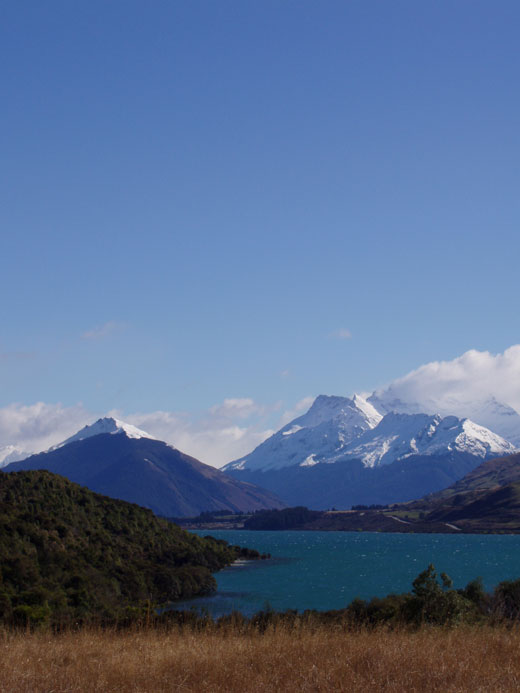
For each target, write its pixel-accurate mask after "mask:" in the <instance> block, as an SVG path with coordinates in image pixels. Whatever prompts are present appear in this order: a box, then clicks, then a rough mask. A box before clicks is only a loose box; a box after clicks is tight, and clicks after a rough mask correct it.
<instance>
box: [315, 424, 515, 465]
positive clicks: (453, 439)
mask: <svg viewBox="0 0 520 693" xmlns="http://www.w3.org/2000/svg"><path fill="white" fill-rule="evenodd" d="M450 452H459V453H468V454H470V455H474V456H475V457H480V458H481V459H484V458H486V457H491V456H493V455H496V456H498V455H510V454H512V453H513V452H515V447H514V445H512V444H511V443H509V442H508V441H507V440H505V439H504V438H501V437H500V436H498V435H496V434H495V433H493V432H492V431H490V430H488V429H487V428H484V427H483V426H479V425H478V424H476V423H474V422H473V421H470V420H469V419H458V418H457V417H456V416H446V417H444V418H443V417H441V416H440V415H438V414H435V415H433V416H430V415H428V414H402V413H397V412H390V413H388V414H386V416H385V417H384V418H383V419H382V420H381V422H380V423H379V424H378V426H376V427H375V428H373V429H371V430H369V431H365V433H363V434H362V435H361V436H360V437H359V438H357V439H356V440H354V441H353V442H352V443H351V444H350V445H349V446H348V447H347V448H346V449H345V450H344V452H343V454H342V455H341V456H339V457H336V458H334V459H331V460H329V462H337V461H339V460H342V461H343V460H348V459H353V460H354V459H358V460H361V461H362V462H363V464H364V465H365V466H366V467H374V466H378V465H381V464H391V463H392V462H395V461H397V460H403V459H406V458H407V457H411V456H412V455H426V456H431V455H446V454H449V453H450Z"/></svg>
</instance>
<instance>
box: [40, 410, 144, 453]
mask: <svg viewBox="0 0 520 693" xmlns="http://www.w3.org/2000/svg"><path fill="white" fill-rule="evenodd" d="M102 433H111V434H124V435H126V436H127V438H150V439H152V440H156V439H155V438H154V437H153V436H151V435H150V434H149V433H146V432H145V431H142V430H141V429H140V428H137V427H136V426H132V424H127V423H125V422H124V421H119V419H115V418H113V417H111V416H109V417H105V418H103V419H98V420H97V421H96V422H95V423H93V424H90V425H87V426H84V428H82V429H81V430H80V431H78V432H77V433H75V434H74V435H73V436H71V437H70V438H67V440H64V441H63V442H62V443H59V445H55V446H53V447H52V448H51V450H56V449H57V448H62V447H63V446H64V445H68V444H69V443H74V442H75V441H77V440H85V438H92V437H93V436H98V435H101V434H102Z"/></svg>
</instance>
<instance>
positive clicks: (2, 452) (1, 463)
mask: <svg viewBox="0 0 520 693" xmlns="http://www.w3.org/2000/svg"><path fill="white" fill-rule="evenodd" d="M32 454H33V453H32V452H27V450H22V448H19V447H18V446H17V445H6V446H5V447H3V448H0V467H6V466H7V465H8V464H11V462H18V461H19V460H24V459H25V458H26V457H29V456H30V455H32Z"/></svg>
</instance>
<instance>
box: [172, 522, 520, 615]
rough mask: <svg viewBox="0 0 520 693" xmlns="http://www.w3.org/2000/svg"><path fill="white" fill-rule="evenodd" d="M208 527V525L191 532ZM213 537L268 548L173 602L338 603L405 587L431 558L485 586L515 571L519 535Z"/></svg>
mask: <svg viewBox="0 0 520 693" xmlns="http://www.w3.org/2000/svg"><path fill="white" fill-rule="evenodd" d="M197 533H198V534H200V535H206V534H210V532H209V531H208V530H203V531H200V532H197ZM211 534H212V535H213V536H214V537H216V538H218V539H225V540H226V541H229V542H230V543H232V544H240V545H242V546H248V547H250V548H253V549H257V550H258V551H261V552H268V553H270V554H271V555H272V559H271V560H268V561H249V562H246V563H243V564H238V565H233V566H231V567H229V568H226V569H225V570H222V571H220V572H219V573H217V574H216V579H217V584H218V591H217V593H216V594H215V595H212V596H210V597H205V598H200V599H195V600H190V601H186V602H182V604H181V605H176V608H191V607H195V608H200V609H206V610H208V611H209V613H211V614H212V615H214V616H218V615H221V614H224V613H229V612H230V611H232V610H233V609H235V610H237V611H241V612H242V613H244V614H246V615H251V614H253V613H254V612H255V611H259V610H260V609H262V608H264V607H265V606H266V605H270V606H271V607H272V608H273V609H276V610H280V611H283V610H285V609H298V610H301V611H303V610H304V609H318V610H327V609H341V608H342V607H344V606H346V605H347V604H348V603H349V602H351V601H352V599H354V598H355V597H361V598H364V599H368V598H370V597H374V596H379V597H381V596H384V595H386V594H389V593H390V592H407V591H409V590H410V589H411V582H412V580H413V579H414V578H415V577H416V575H417V574H418V573H420V572H421V571H422V570H424V569H425V568H426V567H427V566H428V564H429V563H433V564H434V565H435V567H436V569H437V572H438V573H441V572H443V571H444V572H446V573H447V574H448V575H449V576H450V577H451V578H452V579H453V582H454V587H464V586H465V585H466V584H467V583H468V582H469V581H470V580H472V579H473V578H476V577H478V576H480V577H482V579H483V581H484V586H485V587H486V589H491V588H493V587H494V586H495V585H496V584H497V583H498V582H501V581H502V580H509V579H516V578H520V535H482V534H464V535H460V534H459V535H454V534H386V533H371V532H294V531H290V532H257V531H247V530H219V531H211Z"/></svg>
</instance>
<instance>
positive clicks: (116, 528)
mask: <svg viewBox="0 0 520 693" xmlns="http://www.w3.org/2000/svg"><path fill="white" fill-rule="evenodd" d="M237 555H238V549H237V548H236V547H235V548H234V547H230V546H229V545H227V544H226V542H217V541H216V540H213V539H202V538H200V537H198V536H196V535H193V534H190V533H188V532H186V531H184V530H182V529H180V528H179V527H177V526H176V525H173V524H171V523H169V522H167V521H166V520H164V519H161V518H157V517H156V516H155V515H154V514H153V513H152V512H151V511H150V510H147V509H144V508H141V507H139V506H137V505H133V504H131V503H127V502H125V501H120V500H114V499H112V498H107V497H105V496H101V495H98V494H96V493H93V492H92V491H89V490H88V489H86V488H83V487H81V486H78V485H77V484H74V483H71V482H70V481H68V480H67V479H64V478H62V477H60V476H57V475H55V474H51V473H50V472H47V471H29V472H13V473H10V474H0V622H1V621H2V620H3V621H5V622H11V621H14V622H15V623H16V622H19V623H24V622H27V621H29V622H38V621H44V622H48V621H50V622H57V623H58V622H59V623H64V622H65V623H66V622H70V621H72V620H74V621H75V620H84V619H91V618H101V619H105V620H107V619H108V620H110V619H114V618H115V617H120V616H121V615H124V613H125V609H128V608H130V609H132V608H133V609H137V608H140V607H141V608H142V607H143V605H144V604H152V605H154V604H161V603H166V602H169V601H171V600H175V599H179V598H185V597H190V596H193V595H197V594H202V593H205V592H208V591H211V590H212V589H214V588H215V580H214V578H213V576H212V574H211V573H212V571H216V570H218V569H219V568H222V567H224V566H225V565H227V564H229V563H231V562H232V561H233V560H234V559H235V558H236V557H237Z"/></svg>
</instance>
